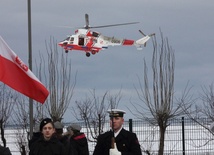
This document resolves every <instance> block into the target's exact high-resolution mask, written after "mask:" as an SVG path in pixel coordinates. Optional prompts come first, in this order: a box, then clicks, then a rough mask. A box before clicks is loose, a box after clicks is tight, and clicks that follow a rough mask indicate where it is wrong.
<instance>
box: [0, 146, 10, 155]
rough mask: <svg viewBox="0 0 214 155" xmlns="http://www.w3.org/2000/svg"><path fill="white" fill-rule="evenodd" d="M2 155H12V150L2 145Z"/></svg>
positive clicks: (0, 153)
mask: <svg viewBox="0 0 214 155" xmlns="http://www.w3.org/2000/svg"><path fill="white" fill-rule="evenodd" d="M0 155H11V152H10V149H9V148H8V147H3V146H1V145H0Z"/></svg>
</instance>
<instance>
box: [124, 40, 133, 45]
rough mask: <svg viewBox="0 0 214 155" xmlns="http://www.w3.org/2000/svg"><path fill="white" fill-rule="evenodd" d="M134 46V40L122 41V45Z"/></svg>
mask: <svg viewBox="0 0 214 155" xmlns="http://www.w3.org/2000/svg"><path fill="white" fill-rule="evenodd" d="M133 44H134V40H127V39H125V40H123V45H133Z"/></svg>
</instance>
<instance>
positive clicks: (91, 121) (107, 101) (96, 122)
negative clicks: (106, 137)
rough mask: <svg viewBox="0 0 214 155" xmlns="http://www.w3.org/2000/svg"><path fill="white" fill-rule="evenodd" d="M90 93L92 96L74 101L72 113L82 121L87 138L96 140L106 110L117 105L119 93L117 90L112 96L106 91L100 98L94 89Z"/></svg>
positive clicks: (104, 118)
mask: <svg viewBox="0 0 214 155" xmlns="http://www.w3.org/2000/svg"><path fill="white" fill-rule="evenodd" d="M90 94H91V96H92V97H86V98H85V99H84V100H83V101H76V102H75V103H76V104H75V107H72V113H73V115H74V117H75V118H76V119H77V120H83V121H84V124H85V126H86V129H87V137H88V140H89V141H96V139H97V137H98V136H99V135H100V134H101V133H102V132H103V128H104V125H105V123H106V115H107V113H106V112H107V110H108V109H109V108H116V107H117V106H118V104H119V101H120V99H121V95H120V92H119V93H118V94H116V95H114V96H113V95H110V94H109V93H108V92H107V91H106V92H105V93H104V95H103V96H102V97H101V98H100V97H98V96H97V95H96V91H95V89H93V90H92V91H90ZM78 116H80V117H78ZM89 135H90V136H89ZM89 137H91V138H92V139H90V138H89Z"/></svg>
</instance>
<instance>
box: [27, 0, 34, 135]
mask: <svg viewBox="0 0 214 155" xmlns="http://www.w3.org/2000/svg"><path fill="white" fill-rule="evenodd" d="M27 1H28V53H29V55H28V63H29V69H30V70H31V71H32V36H31V0H27ZM29 121H30V138H32V136H33V99H31V98H29Z"/></svg>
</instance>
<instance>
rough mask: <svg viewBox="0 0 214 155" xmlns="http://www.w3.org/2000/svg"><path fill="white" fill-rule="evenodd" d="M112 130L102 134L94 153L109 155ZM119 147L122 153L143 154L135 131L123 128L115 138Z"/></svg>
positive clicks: (126, 154)
mask: <svg viewBox="0 0 214 155" xmlns="http://www.w3.org/2000/svg"><path fill="white" fill-rule="evenodd" d="M112 135H113V133H112V131H108V132H106V133H104V134H101V135H100V136H99V137H98V139H97V145H96V146H95V150H94V153H93V155H109V149H111V140H112ZM115 142H116V144H117V149H118V151H120V152H121V153H122V155H142V152H141V148H140V144H139V142H138V139H137V136H136V134H135V133H132V132H129V131H127V130H125V129H122V130H121V131H120V133H119V134H118V135H117V137H116V138H115Z"/></svg>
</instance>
